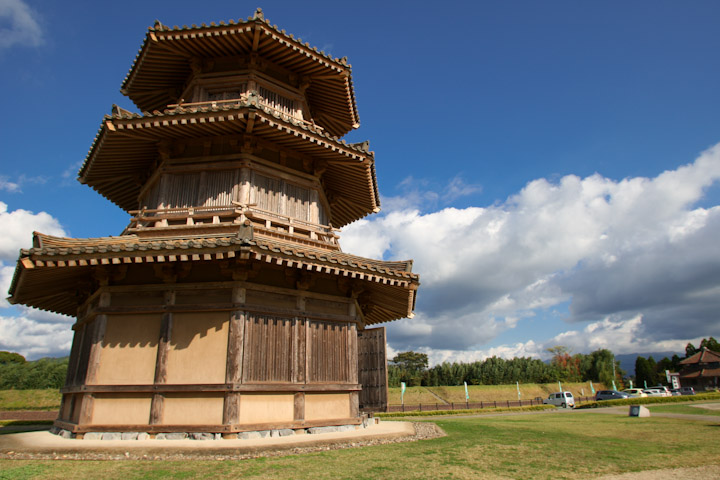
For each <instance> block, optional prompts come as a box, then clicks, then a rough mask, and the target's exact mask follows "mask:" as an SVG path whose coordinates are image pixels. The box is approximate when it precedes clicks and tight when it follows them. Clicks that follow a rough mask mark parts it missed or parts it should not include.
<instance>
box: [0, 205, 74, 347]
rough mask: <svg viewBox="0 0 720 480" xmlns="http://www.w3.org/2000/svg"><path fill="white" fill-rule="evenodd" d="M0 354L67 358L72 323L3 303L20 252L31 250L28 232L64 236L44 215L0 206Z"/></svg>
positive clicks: (58, 226)
mask: <svg viewBox="0 0 720 480" xmlns="http://www.w3.org/2000/svg"><path fill="white" fill-rule="evenodd" d="M0 231H2V232H3V235H2V236H0V291H1V292H2V296H1V297H0V332H2V335H0V350H9V351H12V352H18V353H20V354H22V355H23V356H25V357H26V358H30V359H34V358H39V357H44V356H63V355H67V353H68V350H69V349H70V342H71V341H72V330H71V329H70V325H71V324H72V322H73V321H74V319H72V318H69V317H65V316H62V315H56V314H54V313H49V312H43V311H40V310H35V309H32V308H27V307H22V306H18V307H11V306H10V304H9V303H8V302H7V300H6V299H5V297H6V295H7V291H8V288H9V287H10V282H11V281H12V277H13V273H14V271H15V261H16V260H17V258H18V253H19V250H20V249H21V248H29V247H31V246H32V232H33V231H41V232H43V233H48V234H50V235H58V236H63V235H65V231H64V230H63V228H62V226H61V225H60V222H58V221H57V219H55V218H53V217H52V216H51V215H50V214H48V213H46V212H40V213H37V214H36V213H33V212H29V211H27V210H13V211H11V212H9V211H8V206H7V204H5V203H3V202H0Z"/></svg>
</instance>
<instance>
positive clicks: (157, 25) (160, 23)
mask: <svg viewBox="0 0 720 480" xmlns="http://www.w3.org/2000/svg"><path fill="white" fill-rule="evenodd" d="M164 26H165V25H163V24H162V22H161V21H160V20H158V19H155V24H154V25H153V28H154V29H156V30H157V29H162V28H163V27H164Z"/></svg>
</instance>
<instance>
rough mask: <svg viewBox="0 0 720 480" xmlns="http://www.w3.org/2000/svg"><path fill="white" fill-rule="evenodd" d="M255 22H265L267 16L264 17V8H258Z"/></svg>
mask: <svg viewBox="0 0 720 480" xmlns="http://www.w3.org/2000/svg"><path fill="white" fill-rule="evenodd" d="M253 20H265V15H263V11H262V8H260V7H258V8H257V9H256V10H255V15H253Z"/></svg>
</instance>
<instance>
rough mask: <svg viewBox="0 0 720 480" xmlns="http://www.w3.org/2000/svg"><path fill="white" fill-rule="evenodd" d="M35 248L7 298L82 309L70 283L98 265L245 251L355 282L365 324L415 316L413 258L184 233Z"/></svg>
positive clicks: (44, 242) (69, 311) (39, 241)
mask: <svg viewBox="0 0 720 480" xmlns="http://www.w3.org/2000/svg"><path fill="white" fill-rule="evenodd" d="M33 245H34V246H33V248H31V249H28V250H21V253H20V259H19V260H18V265H17V268H16V270H15V276H14V277H13V280H12V283H11V286H10V291H9V293H10V295H11V297H10V302H11V303H21V304H24V305H29V306H33V307H36V308H40V309H42V310H48V311H51V312H55V313H61V314H65V315H71V316H74V315H75V314H76V312H77V308H78V306H79V301H80V300H79V299H78V298H77V297H76V295H75V292H74V291H72V290H69V289H68V288H67V286H68V285H78V284H80V283H81V282H83V281H85V280H89V279H90V278H91V275H92V273H93V270H95V269H97V268H102V267H103V266H113V265H127V264H141V263H174V262H181V263H182V262H211V261H218V260H226V259H233V258H236V257H240V255H241V254H243V256H244V257H247V258H248V259H249V260H251V261H256V262H263V263H269V264H272V265H280V266H284V267H286V268H293V269H297V270H302V271H307V272H313V273H317V274H329V275H334V276H343V277H347V278H350V279H354V281H356V282H360V283H361V284H362V285H363V288H364V290H365V292H366V294H367V295H368V296H369V297H370V298H371V299H372V303H373V307H372V308H371V309H369V310H368V311H366V312H364V314H365V323H366V324H368V325H371V324H376V323H382V322H387V321H391V320H396V319H399V318H403V317H408V316H410V317H411V316H412V311H413V309H414V303H415V291H416V289H417V287H418V285H419V277H418V275H417V274H414V273H412V272H411V269H412V261H405V262H384V261H380V260H372V259H368V258H363V257H358V256H355V255H348V254H345V253H341V252H333V251H328V250H324V249H318V248H313V247H309V246H302V245H298V244H295V243H289V242H283V241H279V240H276V239H271V238H258V237H255V238H254V239H248V238H240V236H238V235H227V234H224V235H222V234H221V235H206V236H195V237H187V236H185V237H182V238H168V237H160V238H140V237H138V236H136V235H122V236H117V237H102V238H63V237H53V236H50V235H44V234H41V233H37V232H36V233H35V234H34V236H33Z"/></svg>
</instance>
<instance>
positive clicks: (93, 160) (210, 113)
mask: <svg viewBox="0 0 720 480" xmlns="http://www.w3.org/2000/svg"><path fill="white" fill-rule="evenodd" d="M249 118H253V129H252V135H253V136H255V137H258V138H261V139H263V140H265V141H267V142H271V143H273V144H276V145H278V146H281V147H284V148H287V149H291V150H294V151H296V152H298V153H300V154H302V155H306V156H310V157H312V158H314V159H321V160H325V161H326V162H327V170H326V171H325V174H324V176H323V180H324V186H325V188H326V193H327V194H328V196H329V197H331V198H332V200H331V215H330V221H331V223H332V224H333V226H335V227H337V228H341V227H342V226H345V225H347V224H349V223H351V222H353V221H355V220H358V219H360V218H363V217H365V216H366V215H368V214H370V213H373V212H377V211H379V208H380V197H379V194H378V189H377V179H376V175H375V163H374V162H375V161H374V157H373V154H372V152H369V151H366V149H362V148H361V147H358V146H355V145H351V144H347V143H345V142H344V141H338V140H337V139H336V138H332V137H329V136H327V135H325V134H323V133H320V132H317V131H313V130H311V129H309V128H308V127H306V126H304V125H303V124H300V123H293V122H291V121H288V120H285V119H284V118H282V117H281V116H278V115H276V114H273V113H270V110H269V109H264V108H263V107H255V106H244V107H228V106H225V107H214V108H210V107H208V108H193V109H185V110H182V111H176V112H166V113H164V114H146V115H137V114H134V115H113V116H112V117H106V118H105V120H104V121H103V123H102V125H101V127H100V130H99V132H98V134H97V136H96V137H95V141H94V143H93V146H92V147H91V149H90V152H89V154H88V156H87V158H86V160H85V163H84V164H83V166H82V168H81V169H80V172H79V174H78V176H79V180H80V182H81V183H84V184H87V185H89V186H90V187H92V188H93V189H94V190H95V191H97V192H98V193H100V194H101V195H102V196H104V197H105V198H107V199H108V200H110V201H111V202H113V203H115V204H116V205H118V206H119V207H120V208H122V209H124V210H126V211H130V210H135V209H137V208H138V195H139V193H140V190H141V188H142V185H143V179H144V178H146V176H147V174H148V173H149V172H151V171H152V170H153V168H154V165H155V162H156V160H157V155H158V153H157V152H158V147H157V145H158V142H160V141H162V140H170V141H172V140H182V139H191V138H207V137H214V136H223V135H238V134H245V133H246V132H247V129H248V119H249Z"/></svg>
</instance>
